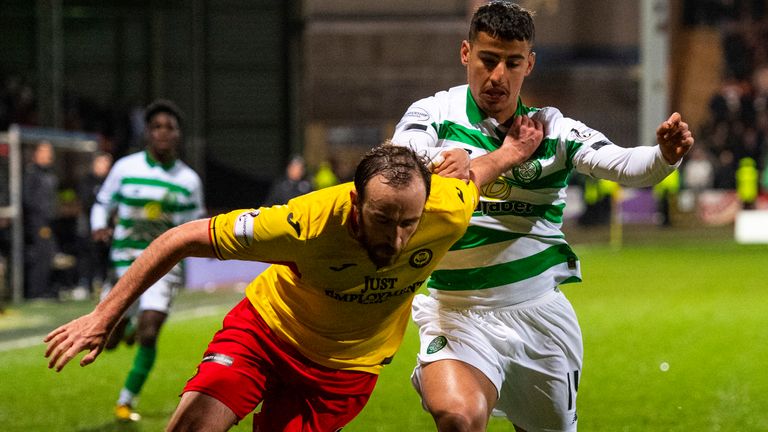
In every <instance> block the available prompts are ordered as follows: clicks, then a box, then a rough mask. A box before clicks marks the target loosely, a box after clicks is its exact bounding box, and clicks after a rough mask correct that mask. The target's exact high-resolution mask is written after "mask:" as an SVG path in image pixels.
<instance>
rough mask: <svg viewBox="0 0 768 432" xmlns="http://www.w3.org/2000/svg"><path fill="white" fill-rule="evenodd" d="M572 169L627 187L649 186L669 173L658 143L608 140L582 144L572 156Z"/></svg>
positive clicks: (671, 166)
mask: <svg viewBox="0 0 768 432" xmlns="http://www.w3.org/2000/svg"><path fill="white" fill-rule="evenodd" d="M574 166H575V168H576V171H578V172H580V173H582V174H585V175H589V176H591V177H597V178H601V179H605V180H611V181H615V182H617V183H619V184H621V185H624V186H629V187H647V186H653V185H655V184H656V183H658V182H660V181H661V180H663V179H664V178H665V177H667V176H668V175H669V174H671V173H672V172H673V171H674V170H675V169H676V168H677V167H678V166H679V163H678V164H675V165H670V164H669V163H668V162H667V161H666V159H664V156H663V155H662V154H661V149H660V148H659V146H658V145H655V146H653V147H650V146H641V147H633V148H623V147H619V146H617V145H616V144H612V143H596V144H592V145H588V146H587V145H585V146H582V147H581V148H580V149H579V150H578V151H577V152H576V154H575V156H574Z"/></svg>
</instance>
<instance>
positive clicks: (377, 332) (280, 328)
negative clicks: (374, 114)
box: [45, 118, 543, 431]
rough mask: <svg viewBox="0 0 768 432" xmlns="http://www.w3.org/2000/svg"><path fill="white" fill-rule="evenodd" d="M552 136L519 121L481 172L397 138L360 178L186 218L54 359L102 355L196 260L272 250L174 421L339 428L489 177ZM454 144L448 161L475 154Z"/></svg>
mask: <svg viewBox="0 0 768 432" xmlns="http://www.w3.org/2000/svg"><path fill="white" fill-rule="evenodd" d="M542 135H543V126H542V124H541V123H539V122H537V121H535V120H532V119H528V118H525V119H523V120H521V121H518V122H517V123H516V124H515V125H513V127H512V128H511V131H510V133H509V134H508V135H507V139H505V140H504V144H503V145H502V146H501V148H500V149H499V150H497V151H495V152H492V153H489V154H488V155H487V156H486V157H484V158H479V159H475V160H474V161H473V165H472V171H470V174H469V177H470V179H469V180H470V181H465V180H461V179H455V178H443V177H439V176H433V175H431V174H430V172H429V170H428V169H427V167H426V166H425V165H424V160H423V159H421V158H420V157H419V156H417V155H416V153H415V152H413V151H412V150H411V149H408V148H404V147H397V146H390V145H383V146H380V147H377V148H374V149H372V150H371V151H369V152H368V153H367V154H366V155H365V157H363V159H362V160H361V162H360V164H359V165H358V167H357V171H356V173H355V180H354V183H345V184H342V185H338V186H335V187H331V188H326V189H323V190H320V191H317V192H313V193H310V194H307V195H303V196H300V197H297V198H294V199H292V200H291V201H289V202H288V204H287V205H279V206H274V207H269V208H260V209H250V210H237V211H233V212H231V213H228V214H222V215H218V216H215V217H213V218H211V219H202V220H198V221H193V222H189V223H187V224H184V225H182V226H180V227H177V228H173V229H171V230H169V231H168V232H167V233H165V234H163V235H162V236H161V237H160V238H158V239H157V240H156V241H154V242H153V243H152V244H151V245H150V247H149V248H148V249H147V250H146V251H145V253H144V254H142V255H141V256H140V257H139V259H138V260H136V261H135V262H134V264H133V265H132V266H131V268H130V269H129V270H128V272H127V273H126V275H125V276H124V277H123V278H121V279H120V281H119V282H118V284H117V285H116V286H115V287H114V289H113V290H112V291H111V292H110V294H109V296H108V297H107V298H105V299H104V301H102V302H101V303H100V304H99V305H98V306H97V307H96V309H95V310H94V311H93V312H91V313H90V314H88V315H85V316H83V317H80V318H78V319H76V320H73V321H71V322H70V323H68V324H65V325H63V326H61V327H59V328H58V329H56V330H54V331H52V332H51V333H50V334H49V335H48V336H47V337H46V339H45V342H46V343H47V344H48V348H47V350H46V356H47V357H49V358H50V361H49V367H51V368H55V369H56V370H61V368H63V367H64V365H65V364H66V363H67V362H69V361H70V360H72V358H73V357H74V356H75V355H77V353H79V352H81V351H90V352H89V353H88V354H86V355H85V356H84V357H83V358H82V360H81V362H80V364H81V365H83V366H84V365H87V364H89V363H91V362H93V361H94V360H95V358H96V356H98V354H99V353H100V352H101V350H102V348H103V346H104V343H105V340H106V338H107V336H108V334H109V332H110V330H111V329H112V328H113V327H114V325H115V323H116V322H117V320H118V319H119V317H120V316H121V314H122V313H123V312H124V311H125V309H126V308H127V307H128V306H129V305H130V304H131V303H132V302H133V300H134V299H135V298H136V297H138V296H139V295H140V294H141V292H142V291H143V290H144V289H146V288H147V287H148V286H150V285H151V284H152V282H153V281H154V280H156V279H157V278H159V277H161V276H162V275H163V274H164V272H166V271H168V269H170V268H171V267H172V266H173V265H174V264H175V263H176V262H178V261H179V260H181V259H182V258H185V257H188V256H199V257H217V258H219V259H240V260H255V261H266V262H271V263H273V265H271V266H270V267H268V268H267V269H266V270H265V271H264V272H262V274H260V275H259V276H258V277H257V278H256V279H255V280H254V281H253V282H251V284H250V285H249V286H248V288H247V290H246V299H244V300H243V301H242V302H241V303H240V304H239V305H237V306H236V307H235V308H234V309H233V310H232V311H231V312H230V313H229V314H228V315H227V316H226V317H225V319H224V323H223V328H222V329H221V330H220V331H219V332H218V333H217V334H216V335H215V336H214V338H213V340H212V341H211V343H210V344H209V346H208V349H207V350H206V352H205V354H204V356H203V359H202V361H201V363H200V365H199V367H198V372H197V374H196V375H195V376H194V377H193V378H191V379H190V380H189V381H188V383H187V385H186V387H185V388H184V393H183V394H182V397H181V401H180V403H179V406H178V408H177V410H176V412H175V413H174V415H173V417H172V418H171V420H170V424H169V426H168V430H173V431H182V430H184V431H186V430H194V431H200V430H205V431H224V430H227V429H229V428H230V427H231V426H232V425H234V424H235V423H237V422H238V421H239V420H240V419H242V418H243V417H245V416H246V415H247V414H249V413H250V412H251V411H253V410H254V409H255V408H256V407H257V406H258V405H259V404H260V403H262V402H263V405H262V409H261V411H260V412H259V413H258V414H255V415H254V429H255V430H260V431H334V430H338V429H339V428H341V427H343V426H344V425H346V424H347V423H349V421H351V420H352V419H353V418H354V417H355V416H356V415H357V414H358V413H359V412H360V410H362V408H363V406H364V405H365V404H366V402H367V401H368V398H369V397H370V394H371V392H372V391H373V388H374V385H375V383H376V379H377V377H378V373H379V371H380V369H381V368H382V366H383V365H385V364H387V363H389V362H390V361H391V359H392V357H393V355H394V354H395V352H396V351H397V349H398V347H399V345H400V343H401V340H402V337H403V332H404V331H405V328H406V326H407V324H408V321H409V317H410V305H411V300H412V298H413V295H414V292H415V291H416V290H417V289H418V287H419V286H420V285H421V284H422V283H423V281H424V280H426V278H427V277H428V275H429V274H430V272H431V271H432V270H433V269H434V267H435V265H436V263H437V262H438V261H439V260H440V258H441V257H442V256H443V255H445V253H446V252H447V251H448V249H449V248H450V246H451V245H452V244H453V242H455V241H456V240H457V239H458V238H460V237H461V235H462V234H463V233H464V232H465V230H466V227H467V224H468V223H469V219H470V217H471V215H472V212H473V211H474V209H475V207H476V206H477V203H478V200H479V191H478V187H477V186H476V185H483V184H487V183H489V182H490V181H492V180H493V179H495V178H496V177H497V176H498V175H499V174H501V173H502V172H504V171H507V170H509V169H510V168H511V167H512V166H514V165H516V164H519V163H521V162H522V161H525V160H526V159H527V158H528V157H529V156H530V154H531V153H532V152H533V149H534V147H535V143H537V142H538V141H539V140H541V137H542ZM454 156H455V155H454ZM454 156H450V157H447V158H446V159H445V161H444V163H443V164H441V166H442V168H441V167H437V168H435V171H441V170H446V169H448V170H450V169H452V168H451V167H452V166H454V165H456V164H460V163H461V162H462V161H460V160H458V159H457V158H455V157H454ZM464 162H466V163H468V161H464Z"/></svg>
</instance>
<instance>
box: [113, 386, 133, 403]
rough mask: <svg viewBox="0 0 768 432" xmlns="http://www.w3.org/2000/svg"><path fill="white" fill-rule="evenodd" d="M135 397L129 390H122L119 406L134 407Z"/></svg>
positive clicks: (118, 399) (118, 400) (118, 401)
mask: <svg viewBox="0 0 768 432" xmlns="http://www.w3.org/2000/svg"><path fill="white" fill-rule="evenodd" d="M135 397H136V395H135V394H133V392H131V391H130V390H128V389H127V388H123V389H122V390H120V396H119V397H118V398H117V404H118V405H131V406H133V404H134V398H135Z"/></svg>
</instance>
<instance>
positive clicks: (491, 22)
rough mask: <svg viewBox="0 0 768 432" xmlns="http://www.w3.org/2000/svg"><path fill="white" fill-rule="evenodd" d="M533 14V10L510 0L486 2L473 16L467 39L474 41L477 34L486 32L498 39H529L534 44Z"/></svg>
mask: <svg viewBox="0 0 768 432" xmlns="http://www.w3.org/2000/svg"><path fill="white" fill-rule="evenodd" d="M533 15H534V13H533V12H531V11H529V10H527V9H525V8H523V7H521V6H520V5H518V4H515V3H511V2H508V1H501V0H495V1H492V2H490V3H488V4H484V5H482V6H480V7H479V8H478V9H477V11H475V14H474V15H473V16H472V22H471V23H470V25H469V36H468V39H467V40H469V41H470V42H474V41H475V40H476V39H477V34H478V33H480V32H484V33H488V34H489V35H490V36H492V37H494V38H497V39H501V40H504V41H512V40H519V41H527V42H529V43H530V44H531V46H533V40H534V38H535V36H536V34H535V33H536V29H535V27H534V24H533Z"/></svg>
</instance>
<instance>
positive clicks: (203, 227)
mask: <svg viewBox="0 0 768 432" xmlns="http://www.w3.org/2000/svg"><path fill="white" fill-rule="evenodd" d="M190 256H196V257H213V256H214V255H213V250H212V249H211V244H210V239H209V237H208V219H201V220H196V221H192V222H189V223H186V224H184V225H181V226H178V227H175V228H171V229H170V230H168V231H166V232H165V233H164V234H162V235H161V236H160V237H158V238H157V239H156V240H155V241H153V242H152V244H150V245H149V247H148V248H147V249H146V250H144V252H143V253H142V254H141V255H140V256H139V258H138V259H136V261H135V262H134V263H133V264H132V265H131V267H130V268H129V269H128V271H127V272H126V273H125V275H124V276H123V277H121V278H120V280H119V281H118V282H117V284H115V286H114V288H112V290H110V292H109V294H108V295H107V296H106V297H105V298H104V300H103V301H101V302H100V303H99V304H98V305H97V306H96V308H95V309H94V310H93V311H92V312H91V313H89V314H87V315H83V316H82V317H80V318H77V319H75V320H72V321H70V322H69V323H67V324H64V325H62V326H61V327H59V328H57V329H55V330H53V331H52V332H50V333H49V334H48V335H47V336H46V337H45V339H44V340H43V342H45V343H46V344H47V348H46V351H45V356H46V357H47V358H48V359H49V361H48V368H50V369H53V368H55V369H56V371H57V372H58V371H61V369H62V368H63V367H64V366H65V365H66V364H67V363H68V362H69V361H70V360H72V359H73V358H74V357H75V356H76V355H77V354H78V353H80V352H82V351H89V352H88V354H86V355H85V356H84V357H83V358H82V360H81V361H80V366H86V365H88V364H90V363H92V362H93V361H94V360H95V359H96V357H97V356H98V355H99V354H100V353H101V350H102V349H103V348H104V344H105V343H106V341H107V337H108V336H109V333H110V332H111V331H112V329H113V328H114V326H115V325H116V324H117V322H118V320H119V319H120V317H121V316H122V315H123V314H124V313H125V311H126V310H127V309H128V308H129V307H130V305H131V304H132V303H133V302H134V301H135V300H136V299H137V298H139V296H140V295H141V294H142V293H143V292H144V291H145V290H146V289H147V288H149V287H150V286H151V285H152V284H153V283H155V282H157V280H158V279H160V278H161V277H162V276H163V275H165V274H166V273H167V272H168V271H170V269H171V268H173V266H174V265H176V264H177V263H178V262H179V261H181V260H182V259H184V258H186V257H190Z"/></svg>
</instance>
